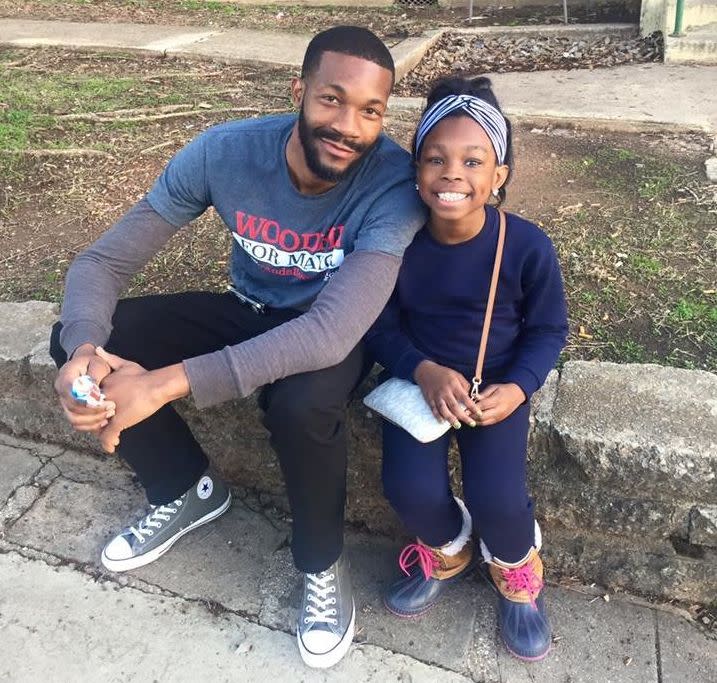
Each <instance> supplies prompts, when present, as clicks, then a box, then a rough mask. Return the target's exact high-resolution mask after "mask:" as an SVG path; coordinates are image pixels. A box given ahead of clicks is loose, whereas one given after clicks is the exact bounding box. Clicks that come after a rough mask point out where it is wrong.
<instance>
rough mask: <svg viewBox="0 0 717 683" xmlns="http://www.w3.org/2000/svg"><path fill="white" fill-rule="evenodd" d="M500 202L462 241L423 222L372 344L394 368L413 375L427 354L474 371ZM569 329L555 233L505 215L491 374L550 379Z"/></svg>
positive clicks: (529, 385) (520, 381)
mask: <svg viewBox="0 0 717 683" xmlns="http://www.w3.org/2000/svg"><path fill="white" fill-rule="evenodd" d="M498 223H499V219H498V212H497V211H496V210H495V209H494V208H492V207H486V221H485V225H484V226H483V228H482V230H481V231H480V232H479V233H478V234H477V235H476V236H475V237H473V238H471V239H470V240H468V241H466V242H462V243H460V244H453V245H447V244H442V243H439V242H437V241H436V240H435V239H434V238H433V237H432V235H431V234H430V232H429V231H428V229H427V228H423V229H422V230H421V231H420V232H419V233H418V234H417V235H416V237H415V239H414V240H413V242H412V243H411V245H410V246H409V247H408V249H407V250H406V252H405V255H404V260H403V264H402V266H401V270H400V271H399V276H398V281H397V284H396V287H395V289H394V292H393V294H392V296H391V298H390V300H389V303H388V305H387V306H386V308H385V309H384V311H383V313H382V314H381V315H380V316H379V318H378V320H377V321H376V323H375V324H374V325H373V327H372V328H371V329H370V330H369V332H368V334H367V335H366V343H367V346H368V349H369V352H370V353H371V354H372V355H373V357H374V359H375V360H377V361H378V362H379V363H380V364H381V365H383V366H384V367H385V368H386V369H387V370H388V371H389V372H390V373H391V374H392V375H393V376H395V377H400V378H403V379H408V380H411V381H413V379H414V378H413V373H414V371H415V369H416V367H417V366H418V364H419V363H420V362H421V361H423V360H432V361H435V362H436V363H439V364H441V365H445V366H447V367H450V368H453V369H454V370H457V371H458V372H461V373H462V374H463V375H465V376H466V377H467V378H471V377H473V374H474V373H475V365H476V358H477V355H478V346H479V342H480V337H481V331H482V327H483V320H484V317H485V312H486V305H487V302H488V292H489V289H490V280H491V275H492V272H493V263H494V259H495V253H496V247H497V241H498ZM567 332H568V322H567V308H566V302H565V293H564V289H563V281H562V276H561V272H560V265H559V263H558V259H557V256H556V254H555V249H554V247H553V244H552V242H551V241H550V238H549V237H548V236H547V235H546V234H545V233H544V232H543V231H542V230H540V229H539V228H538V227H537V226H536V225H534V224H533V223H530V222H529V221H527V220H524V219H523V218H520V217H519V216H515V215H512V214H508V215H507V221H506V241H505V247H504V252H503V262H502V266H501V271H500V277H499V281H498V289H497V293H496V300H495V306H494V310H493V318H492V324H491V328H490V334H489V337H488V346H487V351H486V360H485V366H484V371H483V377H484V379H488V380H489V381H491V382H505V383H508V382H513V383H515V384H517V385H518V386H519V387H520V388H521V389H522V390H523V392H524V393H525V395H526V397H530V395H531V394H532V393H534V392H535V391H536V390H537V389H538V388H539V387H540V386H541V385H542V384H543V382H544V381H545V378H546V377H547V374H548V372H550V370H551V369H552V368H553V367H554V365H555V363H556V361H557V359H558V356H559V354H560V351H561V349H562V347H563V345H564V344H565V339H566V337H567Z"/></svg>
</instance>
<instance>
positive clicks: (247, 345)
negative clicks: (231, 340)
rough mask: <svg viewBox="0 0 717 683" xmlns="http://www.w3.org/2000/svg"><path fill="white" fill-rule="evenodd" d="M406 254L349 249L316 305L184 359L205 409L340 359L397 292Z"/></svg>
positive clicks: (197, 399)
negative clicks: (241, 338)
mask: <svg viewBox="0 0 717 683" xmlns="http://www.w3.org/2000/svg"><path fill="white" fill-rule="evenodd" d="M400 265H401V259H400V258H399V257H398V256H394V255H392V254H385V253H383V252H379V251H355V252H352V253H351V254H349V255H348V256H347V257H346V259H345V261H344V262H343V264H342V265H341V267H340V268H339V269H338V271H337V272H336V274H335V275H334V276H333V277H332V278H331V280H329V282H328V283H327V284H326V286H325V287H324V288H323V289H322V290H321V292H320V293H319V295H318V296H317V297H316V300H315V301H314V303H313V304H312V306H311V308H310V309H309V310H308V311H307V312H306V313H304V314H303V315H301V316H299V317H298V318H294V319H293V320H290V321H288V322H286V323H283V324H282V325H279V326H278V327H275V328H274V329H272V330H269V331H268V332H265V333H264V334H261V335H259V336H258V337H254V338H253V339H249V340H248V341H245V342H242V343H241V344H237V345H235V346H227V347H225V348H224V349H222V350H221V351H216V352H215V353H210V354H206V355H203V356H197V357H196V358H190V359H188V360H185V361H184V364H183V365H184V370H185V372H186V373H187V376H188V378H189V383H190V386H191V391H192V396H193V398H194V402H195V403H196V404H197V406H198V407H200V408H204V407H207V406H210V405H213V404H215V403H221V402H222V401H227V400H229V399H232V398H239V397H242V396H248V395H249V394H251V393H252V392H253V391H254V390H255V389H257V388H258V387H260V386H263V385H264V384H269V383H271V382H274V381H276V380H277V379H281V378H282V377H287V376H288V375H295V374H298V373H301V372H311V371H314V370H320V369H322V368H328V367H331V366H332V365H336V364H337V363H340V362H341V361H342V360H343V359H344V358H345V357H346V356H347V355H348V354H349V352H350V351H351V349H353V348H354V346H356V344H358V343H359V341H361V338H362V337H363V335H364V334H365V332H366V330H368V328H369V327H370V326H371V324H372V323H373V322H374V320H376V318H377V317H378V315H379V313H380V312H381V310H382V309H383V307H384V306H385V305H386V302H387V301H388V298H389V296H390V295H391V292H392V291H393V287H394V284H395V283H396V277H397V275H398V269H399V267H400Z"/></svg>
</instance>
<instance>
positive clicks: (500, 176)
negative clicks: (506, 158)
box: [493, 164, 510, 190]
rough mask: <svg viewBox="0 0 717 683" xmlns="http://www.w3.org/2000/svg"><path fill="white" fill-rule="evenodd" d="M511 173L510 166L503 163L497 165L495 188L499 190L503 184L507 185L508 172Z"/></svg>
mask: <svg viewBox="0 0 717 683" xmlns="http://www.w3.org/2000/svg"><path fill="white" fill-rule="evenodd" d="M509 173H510V168H508V166H506V165H505V164H503V165H502V166H496V167H495V173H494V174H493V189H494V190H498V189H500V188H501V187H503V185H505V181H506V180H508V174H509Z"/></svg>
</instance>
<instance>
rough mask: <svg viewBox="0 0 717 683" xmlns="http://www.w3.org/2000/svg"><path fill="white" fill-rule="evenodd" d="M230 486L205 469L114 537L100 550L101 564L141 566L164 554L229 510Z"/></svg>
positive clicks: (119, 569)
mask: <svg viewBox="0 0 717 683" xmlns="http://www.w3.org/2000/svg"><path fill="white" fill-rule="evenodd" d="M231 502H232V496H231V493H230V492H229V489H228V488H227V487H226V485H225V484H224V483H223V482H222V481H221V479H219V478H217V477H214V476H213V475H212V474H211V473H210V471H209V470H207V471H206V472H205V473H204V474H203V475H202V476H201V477H200V478H199V480H198V481H197V482H196V484H194V485H193V486H192V488H190V489H189V490H188V491H187V492H186V493H184V494H183V495H182V496H180V497H179V498H177V500H175V501H172V502H171V503H165V504H164V505H152V510H151V512H150V513H149V514H148V515H147V516H146V517H143V518H142V519H140V520H139V521H138V522H137V523H136V524H135V525H134V526H130V527H127V528H126V529H124V530H123V531H122V532H120V534H118V535H117V536H115V537H114V538H113V539H112V540H111V541H110V542H109V543H108V544H107V545H106V546H105V548H104V550H103V551H102V564H103V565H104V566H105V567H107V569H109V570H111V571H113V572H124V571H127V570H128V569H135V568H137V567H142V566H144V565H145V564H149V563H150V562H154V561H155V560H156V559H158V558H159V557H161V556H162V555H163V554H164V553H166V552H167V551H168V550H169V549H170V548H171V547H172V546H173V545H174V543H175V542H176V541H178V540H179V539H180V538H181V537H182V536H184V534H186V533H189V532H190V531H191V530H192V529H196V528H197V527H198V526H201V525H202V524H206V523H207V522H211V521H212V520H213V519H216V518H217V517H219V515H221V514H222V513H224V512H226V511H227V510H228V509H229V505H230V504H231Z"/></svg>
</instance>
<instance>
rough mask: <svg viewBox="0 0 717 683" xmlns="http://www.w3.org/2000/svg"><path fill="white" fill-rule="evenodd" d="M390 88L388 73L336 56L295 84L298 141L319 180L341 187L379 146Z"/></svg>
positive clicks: (370, 64)
mask: <svg viewBox="0 0 717 683" xmlns="http://www.w3.org/2000/svg"><path fill="white" fill-rule="evenodd" d="M391 85H392V78H391V72H390V71H388V70H387V69H384V68H383V67H381V66H379V65H378V64H374V63H373V62H369V61H368V60H365V59H361V58H360V57H352V56H349V55H343V54H340V53H337V52H325V53H324V54H323V55H322V57H321V62H320V63H319V66H318V68H317V69H315V71H314V73H312V74H310V75H309V76H308V77H307V78H306V79H305V80H302V79H295V81H294V82H293V83H292V95H293V97H294V101H295V103H296V104H298V105H299V106H300V111H299V140H300V141H301V147H302V150H303V152H304V157H305V159H306V165H307V166H308V167H309V170H310V171H311V172H312V173H313V174H314V175H315V176H316V177H317V178H319V179H321V180H324V181H326V182H338V181H339V180H341V179H342V178H344V177H346V175H348V173H349V172H350V171H351V169H352V168H353V167H354V165H355V164H357V163H358V162H359V161H360V160H361V158H362V157H363V155H364V154H365V153H366V152H367V151H368V150H369V149H370V148H371V147H372V146H373V145H374V144H375V143H376V141H377V140H378V136H379V135H380V133H381V128H382V126H383V117H384V114H385V112H386V107H387V104H388V96H389V94H390V92H391Z"/></svg>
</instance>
